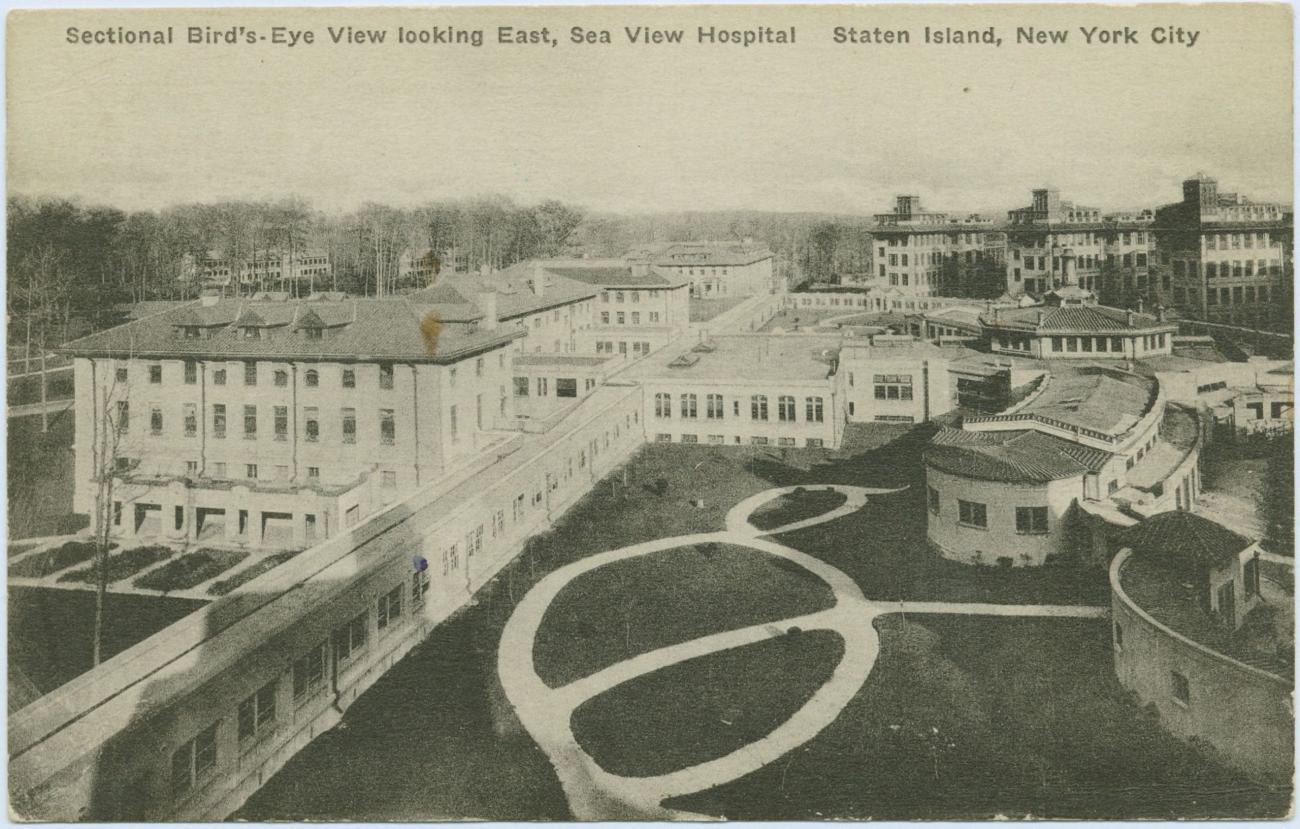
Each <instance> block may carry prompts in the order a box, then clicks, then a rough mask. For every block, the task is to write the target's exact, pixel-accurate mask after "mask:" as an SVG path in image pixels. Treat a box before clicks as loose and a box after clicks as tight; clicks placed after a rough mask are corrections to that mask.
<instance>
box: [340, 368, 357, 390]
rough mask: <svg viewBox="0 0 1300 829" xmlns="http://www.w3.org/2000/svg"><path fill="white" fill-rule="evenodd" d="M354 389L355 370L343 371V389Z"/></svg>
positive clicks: (355, 385)
mask: <svg viewBox="0 0 1300 829" xmlns="http://www.w3.org/2000/svg"><path fill="white" fill-rule="evenodd" d="M356 387H357V372H356V369H351V368H345V369H343V388H345V389H355V388H356Z"/></svg>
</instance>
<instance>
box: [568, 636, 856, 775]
mask: <svg viewBox="0 0 1300 829" xmlns="http://www.w3.org/2000/svg"><path fill="white" fill-rule="evenodd" d="M843 653H844V642H843V640H842V639H840V637H839V635H838V634H836V633H832V632H831V631H825V630H817V631H800V632H798V633H788V634H785V635H783V636H778V637H776V638H774V639H768V640H766V641H763V642H757V643H754V644H751V645H743V646H741V647H739V648H731V649H729V650H725V651H719V652H717V653H712V654H709V655H708V656H702V657H698V658H696V659H690V660H687V661H685V662H679V663H677V664H676V665H671V666H669V667H667V668H663V669H661V670H658V671H654V672H653V673H649V674H645V675H644V676H640V677H637V678H636V679H634V680H632V681H630V682H625V683H623V684H622V685H618V686H616V687H614V688H612V689H610V690H609V691H607V692H606V693H604V694H601V695H600V696H598V697H594V698H592V699H590V700H588V701H587V702H585V703H583V704H582V705H581V706H579V707H578V709H577V710H576V711H574V712H573V733H574V736H575V737H577V740H578V743H579V745H581V746H582V747H583V749H584V750H585V751H587V753H588V754H590V755H591V756H592V757H594V758H595V759H596V762H597V763H599V764H600V766H601V768H603V769H605V770H606V771H609V772H612V773H614V774H620V775H624V776H628V777H646V776H650V775H655V774H666V773H667V772H671V771H677V770H678V769H682V768H686V767H687V766H693V765H695V764H697V763H702V762H704V761H706V760H712V759H714V758H717V757H722V756H724V755H726V754H730V753H731V752H732V751H735V750H736V749H738V748H741V747H743V746H745V745H748V744H749V743H752V742H754V741H755V740H757V739H759V738H761V737H763V736H765V735H767V734H768V733H769V732H771V731H772V729H774V728H776V727H777V726H778V725H780V724H781V723H783V722H785V720H787V719H789V718H790V716H791V715H792V714H794V712H795V711H797V710H799V708H801V707H802V706H803V704H804V703H805V702H807V701H808V698H809V697H811V696H812V695H813V693H815V692H816V691H817V689H818V688H820V687H821V686H822V685H823V684H824V683H825V682H826V680H827V679H828V678H829V677H830V675H831V672H832V671H833V670H834V669H835V666H836V665H837V664H839V660H840V658H841V656H842V655H843Z"/></svg>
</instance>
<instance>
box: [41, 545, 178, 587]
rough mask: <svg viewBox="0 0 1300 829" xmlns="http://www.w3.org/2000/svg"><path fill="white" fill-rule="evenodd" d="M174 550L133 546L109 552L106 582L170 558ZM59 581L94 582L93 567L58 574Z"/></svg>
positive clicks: (119, 579)
mask: <svg viewBox="0 0 1300 829" xmlns="http://www.w3.org/2000/svg"><path fill="white" fill-rule="evenodd" d="M175 552H176V551H175V550H173V549H172V548H171V547H156V546H155V547H133V548H131V549H130V550H123V551H122V552H120V553H110V554H109V556H108V564H107V566H106V567H105V571H106V573H107V579H108V583H109V584H112V583H113V582H115V581H121V580H122V579H124V578H126V577H128V576H134V575H135V574H136V573H138V572H140V571H141V570H143V569H145V568H146V567H152V566H153V565H155V564H157V563H158V562H160V561H162V560H163V559H166V558H170V557H171V556H172V554H173V553H175ZM59 581H78V582H85V583H87V584H94V582H95V567H94V565H93V564H92V565H91V566H90V567H83V568H81V569H80V570H73V571H72V572H71V573H64V574H63V575H62V576H59Z"/></svg>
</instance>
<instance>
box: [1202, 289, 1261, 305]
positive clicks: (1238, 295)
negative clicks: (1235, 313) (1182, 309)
mask: <svg viewBox="0 0 1300 829" xmlns="http://www.w3.org/2000/svg"><path fill="white" fill-rule="evenodd" d="M1256 302H1268V286H1267V285H1260V286H1259V287H1258V289H1257V288H1256V287H1255V286H1254V285H1246V286H1244V287H1243V286H1241V285H1238V286H1236V287H1234V288H1220V289H1219V290H1218V293H1217V294H1216V293H1215V290H1214V289H1213V288H1207V289H1206V290H1205V304H1206V305H1245V304H1253V303H1256Z"/></svg>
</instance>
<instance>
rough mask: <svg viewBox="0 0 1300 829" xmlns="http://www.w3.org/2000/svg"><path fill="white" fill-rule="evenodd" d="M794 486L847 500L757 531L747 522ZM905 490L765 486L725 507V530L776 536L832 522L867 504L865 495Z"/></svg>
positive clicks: (833, 486)
mask: <svg viewBox="0 0 1300 829" xmlns="http://www.w3.org/2000/svg"><path fill="white" fill-rule="evenodd" d="M796 489H803V490H807V491H809V492H813V491H816V490H827V489H833V490H835V491H836V492H841V493H843V494H844V495H845V496H847V500H846V501H845V502H844V503H843V504H841V505H840V506H838V507H836V508H835V509H833V510H831V511H830V512H824V513H822V514H821V515H814V516H813V517H812V518H806V519H804V520H802V521H794V522H792V523H790V524H785V525H782V526H780V527H774V528H773V529H770V530H760V529H759V528H758V527H755V526H754V525H753V524H751V523H749V518H750V516H752V515H753V514H754V513H755V512H757V511H758V509H759V508H760V507H762V506H763V505H764V504H766V503H767V502H769V501H772V500H774V499H776V498H779V497H781V496H782V495H787V494H789V493H791V492H794V491H795V490H796ZM905 489H907V487H905V486H903V487H898V488H896V489H880V488H877V487H868V486H844V485H841V484H817V485H815V486H806V485H805V486H783V487H777V488H776V489H765V490H763V491H762V492H759V493H756V494H754V495H751V496H749V497H748V498H746V499H745V500H743V501H741V502H740V503H739V504H736V505H735V506H734V507H732V508H731V509H729V510H727V517H726V524H727V529H728V530H729V531H731V532H738V533H745V534H746V535H778V534H780V533H787V532H790V531H791V530H801V529H803V528H804V527H811V526H813V525H814V524H821V523H823V522H825V521H833V520H835V519H836V518H841V517H843V516H845V515H848V514H849V513H851V512H857V511H858V510H860V509H862V507H864V506H865V505H866V503H867V496H869V495H892V494H893V493H895V492H902V491H903V490H905Z"/></svg>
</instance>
